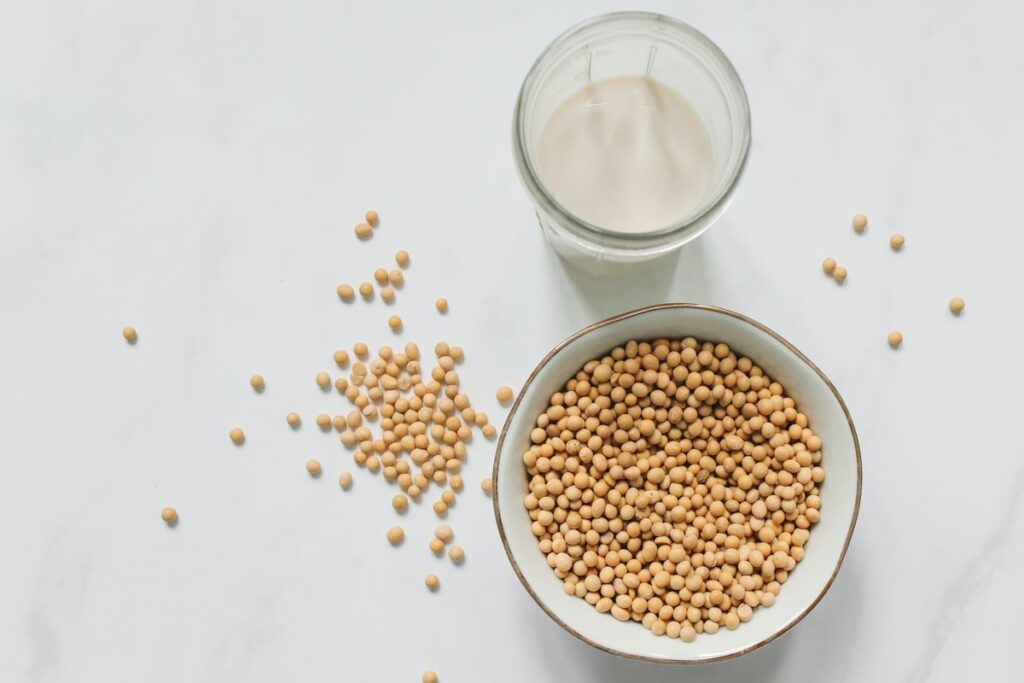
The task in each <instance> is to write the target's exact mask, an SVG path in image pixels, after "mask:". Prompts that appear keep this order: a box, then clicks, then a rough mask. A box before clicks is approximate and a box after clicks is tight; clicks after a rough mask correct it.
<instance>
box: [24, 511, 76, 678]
mask: <svg viewBox="0 0 1024 683" xmlns="http://www.w3.org/2000/svg"><path fill="white" fill-rule="evenodd" d="M68 546H69V544H68V537H67V535H66V531H61V532H58V533H57V534H55V535H54V537H53V538H52V539H51V541H50V543H49V545H48V546H47V548H46V551H45V552H44V553H43V557H42V561H41V562H40V563H39V566H40V567H42V569H41V571H40V573H39V575H38V576H37V577H36V582H35V586H34V587H33V590H32V601H31V603H30V605H29V609H28V615H27V616H26V618H25V621H26V624H25V633H26V635H27V636H28V641H29V653H30V657H29V661H30V663H29V667H28V671H27V679H26V680H28V681H36V682H38V681H51V680H59V679H60V676H59V674H58V672H57V670H58V667H59V665H60V658H61V646H62V644H61V638H60V633H59V632H58V625H59V624H69V623H71V624H73V623H74V621H75V619H72V618H69V617H77V616H78V615H79V613H80V612H81V608H82V606H83V605H84V604H85V602H86V595H87V591H88V588H89V580H90V578H91V575H92V563H91V562H90V561H89V560H88V558H83V557H74V556H72V553H71V550H70V548H69V547H68Z"/></svg>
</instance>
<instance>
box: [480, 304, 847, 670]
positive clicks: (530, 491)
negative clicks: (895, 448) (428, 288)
mask: <svg viewBox="0 0 1024 683" xmlns="http://www.w3.org/2000/svg"><path fill="white" fill-rule="evenodd" d="M826 472H827V476H826ZM493 475H494V476H493V494H494V506H495V514H496V517H497V521H498V526H499V530H500V532H501V536H502V540H503V542H504V545H505V549H506V552H507V554H508V557H509V559H510V561H511V563H512V566H513V568H514V570H515V571H516V573H517V575H518V576H519V578H520V580H521V581H522V583H523V585H524V586H525V587H526V589H527V590H528V592H529V593H530V594H531V596H532V597H533V598H534V599H535V600H536V601H537V603H538V604H539V605H540V606H541V607H542V609H543V610H544V611H545V612H546V613H547V614H548V615H549V616H550V617H551V618H553V619H554V620H555V621H556V622H557V623H559V624H560V625H561V626H562V627H563V628H565V629H566V630H568V631H569V632H570V633H572V634H573V635H575V636H576V637H578V638H580V639H582V640H584V641H585V642H588V643H589V644H591V645H593V646H595V647H598V648H600V649H603V650H607V651H609V652H613V653H616V654H620V655H623V656H627V657H634V658H638V659H646V660H651V661H659V662H680V663H685V662H702V661H714V660H718V659H725V658H729V657H734V656H737V655H740V654H743V653H745V652H749V651H751V650H753V649H756V648H757V647H760V646H761V645H763V644H765V643H767V642H769V641H770V640H772V639H774V638H775V637H777V636H778V635H780V634H781V633H783V632H785V631H786V630H787V629H789V628H790V627H791V626H793V625H794V624H795V623H796V622H797V621H799V620H800V619H801V618H802V617H803V616H804V615H806V614H807V612H809V611H810V609H812V608H813V607H814V605H815V604H817V602H818V601H819V600H820V599H821V597H822V596H823V595H824V593H825V592H826V591H827V589H828V587H829V586H830V585H831V583H832V581H833V580H834V578H835V575H836V573H837V571H838V569H839V566H840V564H841V562H842V558H843V555H844V554H845V551H846V547H847V545H848V543H849V538H850V535H851V534H852V530H853V526H854V523H855V520H856V515H857V508H858V505H859V498H860V456H859V449H858V445H857V438H856V432H855V430H854V427H853V424H852V421H851V420H850V418H849V414H848V411H847V410H846V407H845V405H844V404H843V402H842V399H841V398H840V397H839V395H838V393H837V392H836V391H835V389H834V387H833V386H832V385H831V383H830V382H829V381H828V380H827V378H825V376H824V375H823V374H822V373H821V371H820V370H818V369H817V368H816V367H815V366H814V365H813V364H812V363H811V362H810V361H809V360H808V359H807V358H806V357H805V356H803V355H802V354H801V353H800V352H799V351H797V350H796V349H795V348H793V347H792V345H790V344H789V343H788V342H786V341H785V340H783V339H782V338H781V337H779V336H778V335H776V334H775V333H774V332H772V331H770V330H768V329H767V328H765V327H764V326H762V325H760V324H758V323H756V322H754V321H752V320H750V319H748V318H745V317H744V316H741V315H739V314H736V313H733V312H731V311H726V310H724V309H716V308H712V307H706V306H699V305H691V304H667V305H663V306H655V307H651V308H647V309H641V310H638V311H633V312H630V313H626V314H624V315H621V316H618V317H616V318H612V319H610V320H607V321H604V322H602V323H598V324H596V325H594V326H592V327H590V328H587V329H585V330H583V331H581V332H579V333H577V334H576V335H574V336H572V337H570V338H569V339H568V340H566V341H565V342H563V343H562V344H561V345H559V346H558V347H557V348H556V349H555V350H554V351H552V352H551V353H550V354H549V355H548V356H547V357H546V358H545V359H544V360H543V361H542V362H541V363H540V365H539V366H538V367H537V369H536V370H535V371H534V373H533V374H532V375H531V377H530V379H529V380H528V382H527V383H526V385H525V386H524V388H523V390H522V392H521V393H520V394H519V397H518V398H517V400H516V403H515V404H514V406H513V408H512V411H511V413H510V415H509V418H508V421H507V422H506V424H505V428H504V430H503V432H502V438H501V441H500V442H499V445H498V453H497V457H496V459H495V465H494V473H493ZM659 636H660V637H659Z"/></svg>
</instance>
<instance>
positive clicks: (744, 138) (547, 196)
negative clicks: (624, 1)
mask: <svg viewBox="0 0 1024 683" xmlns="http://www.w3.org/2000/svg"><path fill="white" fill-rule="evenodd" d="M616 21H641V22H650V23H654V24H657V25H660V26H667V27H669V28H670V29H672V30H674V31H677V32H679V33H681V34H683V35H685V36H686V37H687V38H689V39H691V40H693V41H694V42H696V43H697V44H698V45H699V46H700V47H702V48H704V49H705V50H707V52H708V54H709V55H710V56H711V58H712V59H713V60H714V61H715V62H716V63H717V65H718V66H719V67H721V69H722V71H723V73H724V75H725V80H727V81H729V82H730V83H731V85H732V86H733V87H734V88H735V91H736V95H737V96H736V97H735V102H732V100H733V98H730V97H726V100H727V101H728V102H730V104H735V105H736V106H737V110H736V112H735V113H736V114H737V115H738V117H739V122H740V124H741V125H740V127H739V128H740V130H739V131H738V133H739V141H738V144H739V145H740V150H739V157H738V159H737V160H736V161H734V162H733V164H732V166H733V168H732V169H731V172H730V174H729V177H728V179H727V180H726V182H725V184H724V186H723V188H722V190H721V191H720V192H719V193H718V194H717V195H715V196H713V197H712V198H710V199H709V200H708V201H707V202H706V203H705V205H704V206H702V207H701V210H700V211H698V212H697V213H695V214H693V215H691V216H688V217H686V218H685V219H683V220H680V221H678V222H676V223H672V224H671V225H668V226H666V227H664V228H659V229H657V230H650V231H645V232H636V233H633V232H620V231H617V230H610V229H608V228H603V227H601V226H599V225H595V224H593V223H590V222H589V221H586V220H584V219H583V218H581V217H579V216H577V215H576V214H574V213H573V212H572V211H570V210H569V209H567V208H566V207H565V206H563V205H562V204H561V203H560V202H559V201H558V200H557V199H556V198H555V197H554V196H553V195H552V193H551V192H549V191H548V189H547V187H546V186H545V185H544V182H543V181H542V180H541V178H540V173H539V172H538V170H537V169H536V168H535V167H534V164H533V161H532V160H531V158H530V155H529V154H527V151H526V132H525V127H526V122H525V108H526V107H525V105H526V102H527V99H528V97H529V95H530V94H531V93H532V90H533V86H535V84H536V81H537V78H538V75H539V73H540V70H541V67H542V66H544V64H545V60H546V59H547V58H548V57H549V56H550V55H551V54H552V53H553V52H554V51H555V50H557V49H558V48H560V47H562V46H564V45H565V44H566V43H568V42H569V41H571V40H572V39H573V38H574V37H576V36H577V35H579V34H580V33H583V32H585V31H587V30H588V29H591V28H594V27H595V26H599V25H601V24H606V23H611V22H616ZM750 127H751V126H750V103H749V101H748V99H747V92H746V89H745V88H744V87H743V81H742V80H740V77H739V74H738V73H737V72H736V69H735V67H734V66H733V65H732V62H730V61H729V58H728V57H726V56H725V53H724V52H722V50H721V48H719V47H718V46H717V45H716V44H715V43H714V42H712V40H711V39H710V38H708V37H707V36H706V35H704V34H703V33H701V32H700V31H698V30H697V29H696V28H694V27H693V26H691V25H689V24H687V23H686V22H683V21H681V20H679V19H676V18H674V17H669V16H667V15H664V14H657V13H655V12H640V11H625V12H609V13H607V14H601V15H598V16H595V17H591V18H589V19H585V20H584V21H581V22H579V23H577V24H575V25H573V26H571V27H570V28H568V29H566V30H565V31H563V32H562V33H561V34H559V35H558V36H557V37H556V38H555V39H554V40H552V41H551V42H550V43H549V44H548V45H547V47H545V48H544V50H542V51H541V53H540V55H539V56H538V57H537V59H536V60H535V61H534V63H533V65H532V66H531V67H530V70H529V71H528V72H527V74H526V78H524V79H523V84H522V86H521V87H520V89H519V95H518V97H517V98H516V104H515V109H514V110H513V118H512V143H513V152H514V154H515V158H516V166H517V167H518V169H519V175H520V177H521V178H522V179H523V182H524V183H525V185H526V187H527V191H528V192H529V193H530V194H531V196H532V197H533V199H534V200H535V201H537V202H538V203H539V204H541V205H542V206H543V208H544V210H545V211H547V212H548V213H551V214H553V215H555V216H557V217H558V218H559V223H560V224H561V225H563V226H564V227H566V228H568V229H569V230H570V231H571V232H573V233H574V234H576V236H577V237H580V238H583V239H593V238H599V239H601V240H602V241H604V242H608V243H610V245H611V246H615V247H619V248H625V249H644V248H656V247H658V246H663V245H665V244H671V243H675V242H676V241H677V240H679V238H685V239H682V240H679V243H680V244H681V243H683V242H686V241H689V239H692V238H694V237H696V236H698V235H699V234H701V233H702V232H703V231H704V230H706V229H707V228H708V227H710V224H711V222H712V221H711V220H709V218H712V217H715V216H716V215H717V214H718V213H720V212H721V211H722V210H723V209H724V207H725V205H727V204H728V203H729V201H730V200H731V199H732V195H733V192H734V190H735V187H736V185H737V183H738V182H739V180H740V178H741V177H742V175H743V171H744V170H745V168H746V164H747V158H748V156H749V153H750V143H751V133H750Z"/></svg>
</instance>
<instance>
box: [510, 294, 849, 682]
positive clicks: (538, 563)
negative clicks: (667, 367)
mask: <svg viewBox="0 0 1024 683" xmlns="http://www.w3.org/2000/svg"><path fill="white" fill-rule="evenodd" d="M687 336H692V337H696V338H698V339H701V340H708V341H721V342H725V343H727V344H729V346H731V347H732V348H733V349H735V350H736V351H737V352H738V353H742V354H743V355H746V356H748V357H750V358H751V359H753V360H754V362H755V363H757V364H758V365H760V366H761V367H762V368H764V370H765V372H766V373H768V374H769V375H770V376H771V377H772V378H773V379H776V380H778V381H779V382H781V383H782V385H783V386H784V387H785V388H786V392H787V394H788V395H790V396H792V397H793V398H794V399H795V400H796V402H797V405H798V406H799V408H800V410H801V411H802V412H804V413H806V415H807V417H808V419H809V421H810V424H811V427H812V428H813V429H814V432H815V433H816V434H818V435H819V436H821V439H822V442H823V444H824V447H823V450H822V465H823V467H824V468H825V472H826V477H825V482H824V484H823V485H822V488H821V521H820V522H819V523H818V524H816V525H815V526H814V528H813V529H812V530H811V537H810V540H809V541H808V543H807V553H806V555H805V557H804V559H803V560H802V561H801V562H800V563H799V564H798V565H797V567H796V569H794V570H793V572H792V574H791V575H790V576H789V580H787V581H786V583H784V584H783V586H782V590H781V591H780V592H779V595H778V598H777V600H776V601H775V604H774V605H773V606H772V607H770V608H764V607H761V608H758V609H756V610H754V617H753V618H752V619H751V620H750V621H749V622H747V623H744V624H740V626H739V628H737V629H736V630H733V631H730V630H727V629H721V630H720V631H718V632H717V633H715V634H713V635H709V634H703V635H699V636H697V639H696V640H695V641H693V642H691V643H685V642H683V641H681V640H679V639H673V638H669V637H667V636H655V635H654V634H653V633H651V632H650V631H648V630H647V629H645V628H644V627H643V626H641V625H640V624H638V623H635V622H620V621H618V620H616V619H615V618H613V617H612V616H611V615H609V614H601V613H599V612H597V610H595V609H594V608H593V607H592V606H590V605H589V604H587V603H586V602H585V601H583V600H581V599H579V598H576V597H571V596H569V595H566V594H565V593H564V592H563V588H562V581H561V580H560V579H558V578H557V577H556V576H555V575H554V573H553V572H552V570H551V568H550V567H549V566H548V564H547V561H546V558H545V556H544V554H543V553H541V551H540V550H539V548H538V547H537V540H536V538H535V537H534V535H533V533H532V532H531V530H530V524H531V520H530V518H529V516H528V515H527V513H526V510H525V508H524V507H523V496H524V495H525V493H526V491H527V478H526V471H525V469H524V467H523V464H522V454H523V453H524V452H525V451H526V450H527V449H528V447H529V433H530V431H531V429H532V428H533V425H534V420H536V418H537V416H538V415H539V414H540V413H541V412H542V411H543V410H544V409H545V408H546V407H547V405H548V403H547V402H548V399H549V397H550V396H551V394H553V393H554V392H556V391H559V390H560V389H562V387H563V385H564V383H565V381H566V380H567V379H568V378H569V377H571V376H572V375H573V374H575V373H576V372H577V371H578V370H579V368H580V367H581V366H582V365H583V364H584V363H585V362H586V361H588V360H590V359H591V358H596V357H600V356H602V355H604V354H605V353H606V352H607V351H608V350H609V349H611V348H613V347H615V346H618V345H620V344H622V343H624V342H626V341H627V340H629V339H637V340H644V339H655V338H659V337H664V338H676V339H678V338H682V337H687ZM493 482H494V493H493V495H494V514H495V517H496V519H497V522H498V531H499V532H500V533H501V539H502V542H503V543H504V545H505V552H506V553H507V554H508V559H509V561H510V562H511V563H512V568H513V569H514V570H515V572H516V574H517V575H518V576H519V580H520V581H521V582H522V584H523V586H524V587H525V588H526V590H527V591H528V592H529V593H530V595H531V596H532V597H533V599H534V600H535V601H536V602H537V604H538V605H540V607H541V609H543V610H544V611H545V612H546V613H547V615H548V616H549V617H551V618H552V619H554V620H555V622H556V623H558V624H559V625H560V626H561V627H562V628H564V629H565V630H566V631H568V632H569V633H571V634H572V635H574V636H576V637H577V638H579V639H580V640H582V641H584V642H586V643H589V644H590V645H593V646H594V647H596V648H599V649H601V650H605V651H607V652H611V653H613V654H617V655H622V656H624V657H630V658H633V659H642V660H646V661H652V662H663V663H676V664H679V663H698V662H712V661H716V660H721V659H728V658H731V657H737V656H739V655H742V654H745V653H748V652H751V651H753V650H756V649H757V648H759V647H761V646H762V645H765V644H767V643H768V642H770V641H772V640H774V639H775V638H777V637H778V636H780V635H781V634H783V633H785V632H786V631H787V630H788V629H790V628H791V627H792V626H793V625H794V624H796V623H797V622H798V621H800V619H802V618H803V617H804V616H805V615H807V613H808V612H810V611H811V609H813V608H814V606H815V605H816V604H818V601H819V600H821V598H822V597H823V596H824V595H825V592H826V591H828V589H829V586H831V585H832V581H833V580H835V577H836V574H837V573H838V572H839V566H840V565H841V564H842V562H843V556H844V555H845V554H846V548H847V546H848V545H849V543H850V537H851V536H852V534H853V528H854V525H855V523H856V521H857V511H858V508H859V506H860V490H861V461H860V447H859V445H858V442H857V432H856V431H855V429H854V427H853V421H852V420H851V419H850V413H849V411H848V410H847V409H846V405H845V404H844V403H843V399H842V398H841V397H840V396H839V393H838V392H837V391H836V388H835V387H834V386H832V383H831V382H830V381H829V380H828V378H827V377H825V375H824V374H822V372H821V370H819V369H818V368H817V367H816V366H815V365H814V364H813V363H812V362H811V361H810V360H808V358H807V357H806V356H804V355H803V354H802V353H800V352H799V351H798V350H797V349H796V348H794V347H793V345H792V344H790V343H789V342H787V341H786V340H785V339H783V338H782V337H780V336H779V335H777V334H776V333H775V332H772V331H771V330H769V329H768V328H767V327H765V326H764V325H761V324H760V323H758V322H755V321H753V320H751V319H750V318H747V317H745V316H743V315H740V314H739V313H734V312H732V311H728V310H725V309H722V308H715V307H712V306H703V305H698V304H663V305H659V306H651V307H649V308H642V309H639V310H636V311H630V312H629V313H623V314H622V315H619V316H616V317H614V318H610V319H608V320H605V321H603V322H599V323H596V324H594V325H591V326H590V327H588V328H586V329H583V330H581V331H579V332H577V333H576V334H574V335H572V336H571V337H569V338H568V339H566V340H565V341H564V342H562V343H561V344H559V345H558V346H557V347H556V348H555V349H554V350H553V351H551V353H549V354H548V355H547V356H546V357H545V358H544V359H543V360H542V361H541V362H540V364H539V365H537V368H536V369H535V370H534V371H533V373H532V374H531V375H530V377H529V379H528V380H527V381H526V384H525V385H524V386H523V388H522V391H520V393H519V396H518V398H517V399H516V402H515V404H514V405H513V406H512V410H511V412H510V413H509V416H508V420H506V422H505V426H504V428H503V429H502V433H501V439H500V440H499V442H498V448H497V453H496V456H495V460H494V473H493Z"/></svg>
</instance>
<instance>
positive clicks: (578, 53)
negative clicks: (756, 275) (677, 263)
mask: <svg viewBox="0 0 1024 683" xmlns="http://www.w3.org/2000/svg"><path fill="white" fill-rule="evenodd" d="M629 76H647V77H649V78H651V79H654V80H656V81H658V82H660V83H661V84H663V85H665V86H667V87H669V88H671V89H673V90H675V91H676V92H677V93H679V94H680V95H681V96H682V97H683V98H684V99H686V101H687V102H688V103H689V104H690V105H691V106H692V107H693V109H694V110H695V111H696V112H697V114H698V115H699V116H700V118H701V120H702V122H703V124H704V126H705V128H706V130H707V133H708V138H709V142H710V148H711V177H710V179H709V182H708V186H707V190H706V192H705V196H704V197H703V201H702V202H701V203H700V204H699V206H698V207H697V208H696V210H695V211H693V212H692V213H691V214H690V215H689V216H686V217H684V218H682V219H681V220H680V221H679V222H677V223H674V224H672V225H669V226H666V227H664V228H661V229H658V230H654V231H650V232H641V233H632V232H630V233H626V232H618V231H615V230H609V229H606V228H602V227H599V226H597V225H594V224H592V223H588V222H587V221H585V220H583V219H581V218H580V217H578V216H575V215H573V214H572V212H570V211H568V210H567V209H566V208H565V207H564V206H562V205H561V204H560V203H559V202H558V200H557V199H556V198H555V197H554V196H553V194H552V193H551V192H549V190H548V188H547V187H545V184H544V180H543V177H542V174H541V173H540V170H539V168H538V164H537V155H536V147H537V144H538V141H539V139H540V137H541V132H542V131H543V129H544V126H545V124H546V123H547V121H548V119H549V118H550V116H551V114H552V112H553V111H554V110H555V109H556V108H557V107H558V106H559V105H560V104H561V103H562V102H564V101H565V100H566V99H567V98H569V97H571V96H572V95H573V94H574V93H576V92H577V91H579V90H580V89H582V88H583V87H585V86H587V85H589V84H590V83H591V82H595V81H602V80H605V79H609V78H622V77H629ZM512 140H513V147H514V153H515V158H516V165H517V166H518V169H519V174H520V176H521V177H522V179H523V183H524V184H525V185H526V190H527V192H528V193H529V195H530V198H531V199H532V200H533V203H534V205H535V207H536V210H537V218H538V220H539V221H540V226H541V229H542V230H543V231H544V234H545V236H546V238H547V240H548V242H549V243H550V244H551V246H552V247H553V248H554V249H555V251H557V252H558V253H559V254H561V255H562V256H563V257H565V258H567V259H569V260H571V261H576V262H580V263H582V264H585V265H591V266H593V265H595V264H601V263H609V262H611V263H614V262H635V261H643V260H647V259H651V258H655V257H657V256H661V255H663V254H666V253H668V252H670V251H673V250H675V249H678V248H679V247H680V246H682V245H683V244H685V243H687V242H689V241H690V240H692V239H694V238H695V237H697V236H698V235H700V234H701V233H702V232H704V231H705V230H707V229H708V227H710V226H711V224H712V223H714V222H715V220H717V219H718V217H719V216H720V215H721V214H722V212H723V211H724V210H725V208H726V206H727V205H728V204H729V201H730V199H731V198H732V194H733V190H734V188H735V187H736V183H737V181H738V180H739V178H740V175H741V174H742V172H743V167H744V164H745V163H746V160H747V152H748V150H749V148H750V107H749V105H748V103H747V95H746V92H745V91H744V89H743V84H742V83H741V82H740V79H739V76H738V75H737V74H736V70H735V69H734V68H733V66H732V64H731V63H730V62H729V60H728V59H727V58H726V56H725V55H724V54H723V53H722V51H721V50H719V49H718V47H717V46H716V45H715V44H714V43H712V42H711V41H710V40H709V39H708V38H707V37H706V36H705V35H704V34H702V33H700V32H699V31H697V30H696V29H694V28H693V27H692V26H689V25H687V24H684V23H683V22H681V21H678V20H676V19H672V18H670V17H666V16H662V15H659V14H652V13H648V12H616V13H612V14H606V15H603V16H599V17H595V18H593V19H589V20H587V21H584V22H582V23H580V24H577V25H576V26H574V27H573V28H571V29H569V30H568V31H566V32H565V33H563V34H562V35H560V36H559V37H558V38H556V39H555V40H554V41H553V42H552V43H551V44H550V45H549V46H548V47H547V49H545V50H544V52H543V53H541V55H540V57H539V58H538V59H537V61H536V62H535V63H534V65H533V67H532V68H531V69H530V72H529V73H528V74H527V75H526V79H525V80H524V81H523V86H522V89H521V90H520V92H519V98H518V100H517V101H516V108H515V115H514V121H513V127H512Z"/></svg>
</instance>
